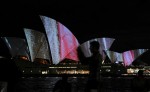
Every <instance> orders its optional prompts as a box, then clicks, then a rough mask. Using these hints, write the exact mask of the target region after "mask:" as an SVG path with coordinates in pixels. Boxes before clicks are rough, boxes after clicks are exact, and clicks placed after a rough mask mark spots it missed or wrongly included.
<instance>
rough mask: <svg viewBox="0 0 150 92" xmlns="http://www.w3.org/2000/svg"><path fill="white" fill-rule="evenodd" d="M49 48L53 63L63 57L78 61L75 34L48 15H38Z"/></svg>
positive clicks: (56, 62)
mask: <svg viewBox="0 0 150 92" xmlns="http://www.w3.org/2000/svg"><path fill="white" fill-rule="evenodd" d="M40 17H41V20H42V22H43V25H44V28H45V31H46V35H47V37H48V42H49V45H50V49H51V54H52V61H53V64H58V63H59V62H60V61H62V60H63V59H65V58H67V59H72V60H75V61H78V57H77V52H76V48H77V47H78V45H79V43H78V41H77V39H76V38H75V36H74V35H73V34H72V33H71V32H70V31H69V30H68V29H67V28H66V27H65V26H64V25H62V24H61V23H59V22H57V21H55V20H54V19H51V18H49V17H45V16H40Z"/></svg>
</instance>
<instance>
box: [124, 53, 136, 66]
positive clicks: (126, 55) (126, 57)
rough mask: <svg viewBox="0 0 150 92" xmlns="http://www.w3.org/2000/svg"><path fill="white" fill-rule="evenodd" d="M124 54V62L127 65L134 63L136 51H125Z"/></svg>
mask: <svg viewBox="0 0 150 92" xmlns="http://www.w3.org/2000/svg"><path fill="white" fill-rule="evenodd" d="M122 55H123V62H124V65H125V66H129V65H130V64H132V62H133V60H134V51H133V50H130V51H126V52H123V53H122Z"/></svg>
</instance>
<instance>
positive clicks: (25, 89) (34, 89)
mask: <svg viewBox="0 0 150 92" xmlns="http://www.w3.org/2000/svg"><path fill="white" fill-rule="evenodd" d="M60 79H61V77H37V78H33V77H28V78H22V80H21V81H20V82H19V83H18V84H17V85H16V86H17V87H16V92H52V89H53V87H54V85H55V83H56V82H57V81H58V80H60ZM131 79H132V78H131V77H125V78H121V77H116V78H112V77H105V78H102V79H101V84H102V85H101V87H100V88H101V92H132V91H131V85H130V84H131ZM86 81H87V78H86V77H69V79H68V82H69V83H71V85H72V92H83V90H84V88H85V84H86Z"/></svg>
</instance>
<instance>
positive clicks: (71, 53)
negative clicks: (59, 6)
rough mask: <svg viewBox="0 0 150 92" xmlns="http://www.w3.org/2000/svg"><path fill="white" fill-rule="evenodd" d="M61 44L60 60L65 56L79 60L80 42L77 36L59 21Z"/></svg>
mask: <svg viewBox="0 0 150 92" xmlns="http://www.w3.org/2000/svg"><path fill="white" fill-rule="evenodd" d="M57 26H58V36H59V44H60V47H59V49H60V60H63V59H64V58H68V59H72V60H76V61H78V57H77V47H78V46H79V43H78V41H77V39H76V38H75V36H74V35H73V34H72V33H71V32H70V31H69V30H68V29H67V28H66V27H65V26H63V25H62V24H61V23H59V22H57Z"/></svg>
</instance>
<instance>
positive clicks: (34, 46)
mask: <svg viewBox="0 0 150 92" xmlns="http://www.w3.org/2000/svg"><path fill="white" fill-rule="evenodd" d="M24 32H25V36H26V39H27V43H28V46H29V50H30V55H31V60H32V62H33V61H34V59H35V58H42V59H48V60H49V61H50V54H49V48H48V43H47V40H46V37H45V35H44V33H41V32H38V31H35V30H32V29H26V28H25V29H24Z"/></svg>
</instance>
